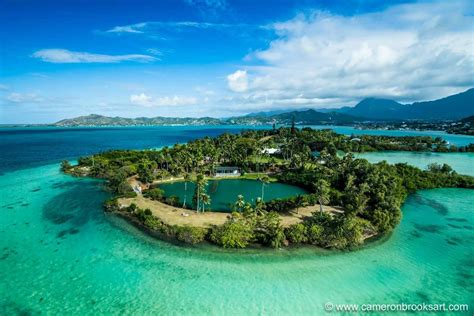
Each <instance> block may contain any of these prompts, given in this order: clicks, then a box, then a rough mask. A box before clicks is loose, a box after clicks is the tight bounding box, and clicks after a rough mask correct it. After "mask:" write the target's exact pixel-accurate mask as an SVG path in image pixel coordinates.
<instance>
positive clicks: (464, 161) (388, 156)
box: [355, 151, 474, 176]
mask: <svg viewBox="0 0 474 316" xmlns="http://www.w3.org/2000/svg"><path fill="white" fill-rule="evenodd" d="M355 157H356V158H364V159H367V160H368V161H369V162H372V163H376V162H379V161H382V160H385V161H387V162H388V163H390V164H395V163H407V164H409V165H412V166H416V167H418V168H420V169H426V168H427V166H428V165H429V164H432V163H440V164H443V163H447V164H448V165H450V166H451V167H452V168H453V169H454V170H455V171H456V172H457V173H460V174H467V175H471V176H474V153H434V152H401V151H398V152H396V151H385V152H369V153H360V154H355Z"/></svg>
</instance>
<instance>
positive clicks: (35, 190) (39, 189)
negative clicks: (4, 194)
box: [30, 188, 41, 192]
mask: <svg viewBox="0 0 474 316" xmlns="http://www.w3.org/2000/svg"><path fill="white" fill-rule="evenodd" d="M38 191H41V188H36V189H33V190H31V191H30V192H38Z"/></svg>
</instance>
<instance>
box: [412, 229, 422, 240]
mask: <svg viewBox="0 0 474 316" xmlns="http://www.w3.org/2000/svg"><path fill="white" fill-rule="evenodd" d="M410 235H411V236H413V237H415V238H420V237H422V236H423V235H422V234H420V232H419V231H417V230H412V231H411V232H410Z"/></svg>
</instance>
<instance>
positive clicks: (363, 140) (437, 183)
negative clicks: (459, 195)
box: [62, 127, 474, 249]
mask: <svg viewBox="0 0 474 316" xmlns="http://www.w3.org/2000/svg"><path fill="white" fill-rule="evenodd" d="M269 148H275V149H278V150H277V151H276V152H274V153H273V154H269V153H268V150H267V149H269ZM470 148H471V149H472V147H470ZM373 150H416V151H419V150H429V151H457V150H466V148H464V147H463V148H454V147H449V148H448V146H447V145H446V143H445V142H444V141H443V140H441V139H438V138H436V139H433V138H430V137H387V136H362V137H359V138H354V137H347V136H344V135H339V134H336V133H334V132H332V131H330V130H312V129H309V128H305V129H302V130H298V129H296V128H294V127H292V128H280V129H273V130H266V131H244V132H242V133H240V134H238V135H232V134H223V135H221V136H219V137H216V138H203V139H198V140H195V141H192V142H189V143H188V144H186V145H175V146H173V147H164V148H163V149H161V150H143V151H129V150H120V151H109V152H104V153H101V154H98V155H94V156H91V157H83V158H80V159H79V165H78V167H74V168H71V167H70V166H69V165H67V164H66V163H63V165H62V167H63V169H64V170H65V171H69V172H71V173H74V172H75V170H76V169H77V170H78V169H80V170H85V169H87V170H88V172H89V174H90V175H92V176H95V177H101V178H106V179H107V180H108V183H109V186H110V188H111V190H112V191H113V192H115V193H116V194H117V195H119V196H120V195H121V196H132V195H134V194H135V193H134V192H133V191H132V189H131V187H130V185H129V184H128V182H127V178H129V177H132V176H134V177H138V180H140V181H141V183H145V184H150V183H152V182H153V181H154V180H163V179H167V178H169V177H175V178H176V177H183V178H184V179H185V181H186V182H189V181H193V182H195V183H196V186H195V187H196V189H195V191H194V192H189V194H188V192H186V196H187V197H188V198H186V199H185V200H184V201H179V199H178V198H177V197H168V198H166V199H165V198H164V197H163V192H162V191H161V190H160V189H159V188H153V187H152V188H151V189H149V190H145V191H144V196H145V197H148V198H150V199H154V200H159V201H162V202H164V203H167V204H170V205H173V206H180V207H188V208H193V209H194V210H195V211H196V212H205V211H206V207H207V205H209V203H210V198H209V195H208V194H207V192H206V182H207V180H206V179H207V176H212V175H213V174H214V170H215V168H216V166H222V165H230V166H238V167H240V168H241V170H242V171H243V172H244V173H246V175H244V176H249V173H250V175H252V174H253V173H257V174H258V176H257V177H256V178H257V179H259V180H260V181H261V182H262V196H263V194H264V187H265V186H264V185H265V183H267V182H268V181H270V178H269V177H268V176H266V175H267V174H270V175H271V177H272V179H277V180H278V181H282V182H287V183H290V184H295V185H298V186H302V187H305V188H306V189H307V190H308V191H309V192H310V193H309V194H306V195H299V196H296V197H292V198H288V199H276V200H271V201H266V202H263V201H262V200H259V201H257V204H256V205H255V206H252V205H251V204H250V203H247V202H245V197H243V196H239V198H238V200H237V201H236V202H235V207H234V212H233V214H232V216H231V217H230V218H229V220H228V222H227V223H225V224H224V225H222V226H218V227H213V228H212V229H209V230H207V231H205V232H202V231H200V230H199V231H194V230H193V229H191V228H176V227H172V228H170V227H169V226H167V225H164V224H163V223H162V222H161V221H160V220H159V219H158V218H156V217H154V216H153V215H152V214H151V212H149V211H148V212H147V211H146V210H140V209H136V208H134V209H131V210H130V209H129V208H128V209H127V211H128V214H130V215H131V216H133V217H135V218H137V219H139V221H141V222H142V223H143V224H144V225H145V226H147V227H149V228H151V229H154V230H165V231H166V232H167V234H166V235H172V236H175V237H176V238H177V239H179V240H182V241H185V242H190V243H195V241H200V240H204V239H205V240H208V241H210V242H213V243H215V244H218V245H221V246H223V247H228V248H243V247H246V246H247V245H248V244H252V243H258V244H262V245H265V246H270V247H281V246H282V245H285V244H287V243H296V244H298V243H308V244H313V245H317V246H321V247H330V248H340V249H345V248H351V247H354V246H357V245H360V244H361V243H362V242H363V240H364V238H366V237H368V236H372V235H382V234H386V233H389V232H390V231H391V230H393V228H394V227H396V225H397V224H398V223H399V222H400V219H401V216H402V214H401V210H400V207H401V205H402V203H403V201H404V200H405V198H406V196H407V194H408V193H410V192H414V191H416V190H419V189H428V188H437V187H463V188H474V178H473V177H469V176H463V175H458V174H457V173H456V172H454V171H453V170H451V168H450V167H449V166H447V165H436V164H434V165H430V166H429V168H428V169H427V170H424V171H423V170H420V169H418V168H415V167H412V166H408V165H406V164H396V165H389V164H387V163H385V162H381V163H377V164H370V163H369V162H368V161H366V160H364V159H354V156H353V155H352V154H351V153H350V152H361V151H373ZM340 151H344V152H346V153H347V154H344V155H341V154H340ZM186 190H187V189H186ZM326 204H330V205H333V206H340V207H341V208H342V209H343V210H344V212H341V213H334V214H328V213H326V212H324V207H323V205H326ZM308 205H319V206H320V207H319V209H318V210H319V211H316V212H314V213H313V215H312V216H309V217H307V218H305V219H304V220H303V222H302V223H299V224H295V225H293V226H290V227H287V228H285V229H284V228H283V227H282V226H281V223H280V218H279V216H278V214H279V213H288V212H295V213H297V212H298V210H299V209H300V208H301V207H305V206H308ZM106 208H107V209H109V210H110V209H112V210H113V209H114V208H115V206H114V205H113V202H108V204H107V205H106ZM181 229H182V230H183V231H181Z"/></svg>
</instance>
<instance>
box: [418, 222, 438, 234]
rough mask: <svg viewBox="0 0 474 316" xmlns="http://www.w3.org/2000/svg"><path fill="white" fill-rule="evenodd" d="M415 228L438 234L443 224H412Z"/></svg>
mask: <svg viewBox="0 0 474 316" xmlns="http://www.w3.org/2000/svg"><path fill="white" fill-rule="evenodd" d="M413 226H415V228H416V229H417V230H421V231H423V232H427V233H433V234H438V233H440V232H441V230H442V229H443V226H440V225H423V224H413Z"/></svg>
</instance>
